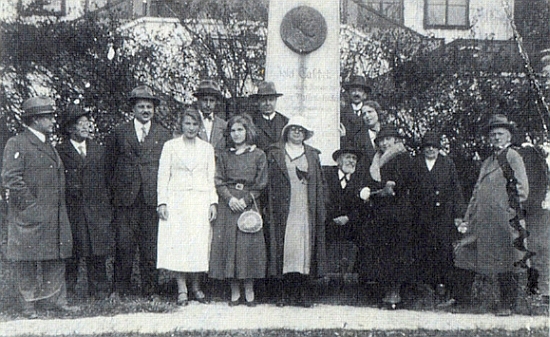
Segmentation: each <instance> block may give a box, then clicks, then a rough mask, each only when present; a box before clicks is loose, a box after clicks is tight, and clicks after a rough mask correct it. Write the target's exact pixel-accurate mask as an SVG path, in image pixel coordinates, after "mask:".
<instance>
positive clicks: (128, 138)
mask: <svg viewBox="0 0 550 337" xmlns="http://www.w3.org/2000/svg"><path fill="white" fill-rule="evenodd" d="M137 137H138V136H137V134H136V131H135V128H134V122H133V121H130V122H127V123H124V124H122V125H120V126H118V127H117V128H116V129H115V130H114V131H113V133H112V134H111V135H109V137H108V139H107V144H106V152H105V153H106V156H105V161H106V168H107V170H106V174H107V182H108V184H109V187H110V190H111V193H112V198H113V205H114V206H115V207H120V206H126V207H127V206H131V205H132V204H133V203H134V201H135V200H136V198H137V197H138V193H140V191H141V193H142V195H143V199H144V201H145V204H147V205H149V206H157V174H158V167H159V159H160V154H161V152H162V146H163V145H164V143H165V142H166V141H167V140H169V139H171V138H172V135H171V134H170V132H169V131H168V130H167V129H166V128H164V127H163V126H161V125H159V124H157V123H154V122H152V123H151V129H150V130H149V134H148V135H147V137H145V141H144V142H143V143H140V142H139V141H138V138H137Z"/></svg>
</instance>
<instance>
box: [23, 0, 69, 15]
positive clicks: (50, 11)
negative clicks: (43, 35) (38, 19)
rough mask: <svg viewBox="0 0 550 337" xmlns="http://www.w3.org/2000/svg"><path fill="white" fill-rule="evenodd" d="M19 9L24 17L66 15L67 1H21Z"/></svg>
mask: <svg viewBox="0 0 550 337" xmlns="http://www.w3.org/2000/svg"><path fill="white" fill-rule="evenodd" d="M17 7H18V12H19V14H21V15H22V16H32V15H39V16H50V15H54V16H63V15H65V0H31V1H29V0H19V2H18V3H17Z"/></svg>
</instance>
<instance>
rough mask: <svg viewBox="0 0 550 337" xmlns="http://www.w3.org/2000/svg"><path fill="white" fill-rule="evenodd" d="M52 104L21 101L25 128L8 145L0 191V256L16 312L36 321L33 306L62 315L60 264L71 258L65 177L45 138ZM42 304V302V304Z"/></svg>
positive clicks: (52, 115) (45, 100) (50, 126)
mask: <svg viewBox="0 0 550 337" xmlns="http://www.w3.org/2000/svg"><path fill="white" fill-rule="evenodd" d="M54 105H55V103H54V101H53V100H52V99H50V98H48V97H42V96H39V97H33V98H29V99H27V100H26V101H24V102H23V106H22V107H23V114H22V115H21V119H22V121H23V122H24V123H25V124H26V126H27V129H26V130H25V131H24V132H22V133H20V134H19V135H17V136H14V137H12V138H10V139H9V140H8V143H7V144H6V148H5V150H4V156H3V167H2V186H3V187H4V188H5V189H6V190H7V193H8V196H9V197H8V203H9V213H8V214H9V215H8V243H7V249H6V251H5V253H6V257H7V258H8V259H9V260H11V261H14V262H15V264H14V265H15V272H16V277H17V288H18V292H19V297H20V300H21V306H22V313H23V315H24V316H26V317H28V318H36V317H37V314H36V309H35V303H36V302H37V301H41V300H47V301H46V302H49V303H48V304H49V306H53V307H54V308H56V309H59V310H63V311H67V310H71V311H72V310H73V309H74V308H72V307H68V306H67V299H66V286H65V261H64V259H67V258H69V257H71V254H72V244H73V242H72V234H71V226H70V223H69V218H68V216H67V209H66V206H65V174H64V167H63V162H62V161H61V158H60V157H59V154H58V153H57V151H56V150H55V148H54V147H53V146H52V145H51V144H50V142H49V140H48V135H49V134H51V133H52V132H53V130H54V126H55V112H54V108H55V106H54ZM44 304H46V303H44Z"/></svg>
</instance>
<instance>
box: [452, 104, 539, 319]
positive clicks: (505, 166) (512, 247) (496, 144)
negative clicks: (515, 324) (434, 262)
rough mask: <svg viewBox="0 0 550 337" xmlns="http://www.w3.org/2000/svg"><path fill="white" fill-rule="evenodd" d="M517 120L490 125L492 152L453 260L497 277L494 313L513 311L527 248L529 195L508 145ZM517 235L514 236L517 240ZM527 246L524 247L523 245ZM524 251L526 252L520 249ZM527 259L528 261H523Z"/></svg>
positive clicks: (494, 121) (494, 119) (517, 160)
mask: <svg viewBox="0 0 550 337" xmlns="http://www.w3.org/2000/svg"><path fill="white" fill-rule="evenodd" d="M514 129H515V124H514V123H513V122H510V121H509V120H508V118H507V117H506V116H504V115H501V114H497V115H493V116H491V118H490V119H489V123H488V125H487V128H486V130H487V132H488V135H489V141H490V143H491V146H492V147H493V154H491V155H490V156H489V157H488V158H487V159H485V161H484V162H483V164H482V166H481V170H480V172H479V176H478V180H477V183H476V185H475V187H474V191H473V193H472V198H471V199H470V203H469V205H468V209H467V210H466V214H465V216H464V219H463V222H462V223H461V224H460V225H459V229H460V230H461V232H463V233H464V236H463V237H462V238H461V239H460V241H458V242H457V244H456V248H455V265H456V266H457V267H459V268H463V269H466V270H471V271H473V272H476V273H479V274H482V275H487V276H493V275H494V276H496V278H497V280H498V283H499V286H500V301H499V305H498V309H497V312H496V314H497V315H500V316H509V315H511V314H512V311H513V309H514V305H515V303H516V300H517V290H518V288H517V285H518V277H517V272H518V271H519V270H518V268H519V267H518V266H520V265H521V263H518V262H520V261H518V257H519V255H520V254H519V253H520V252H521V251H522V250H524V249H521V248H525V247H524V246H523V244H524V240H523V239H521V238H520V236H521V235H522V230H521V226H522V220H521V219H522V216H523V214H522V213H523V212H522V209H521V207H520V206H521V203H523V202H524V201H525V200H526V199H527V196H528V194H529V185H528V180H527V173H526V170H525V165H524V163H523V160H522V158H521V156H520V154H519V153H518V152H517V151H516V150H515V149H513V148H511V147H510V145H511V142H512V134H513V132H514ZM518 238H519V240H516V239H518ZM521 246H523V247H521ZM521 253H524V252H521ZM524 264H525V261H524Z"/></svg>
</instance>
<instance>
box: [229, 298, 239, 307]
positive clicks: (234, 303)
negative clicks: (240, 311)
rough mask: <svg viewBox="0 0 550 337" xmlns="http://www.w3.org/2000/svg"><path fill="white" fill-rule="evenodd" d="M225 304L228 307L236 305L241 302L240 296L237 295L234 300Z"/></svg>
mask: <svg viewBox="0 0 550 337" xmlns="http://www.w3.org/2000/svg"><path fill="white" fill-rule="evenodd" d="M227 304H228V305H229V306H230V307H236V306H237V305H239V304H241V298H240V297H239V298H238V299H237V300H236V301H229V302H228V303H227Z"/></svg>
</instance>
